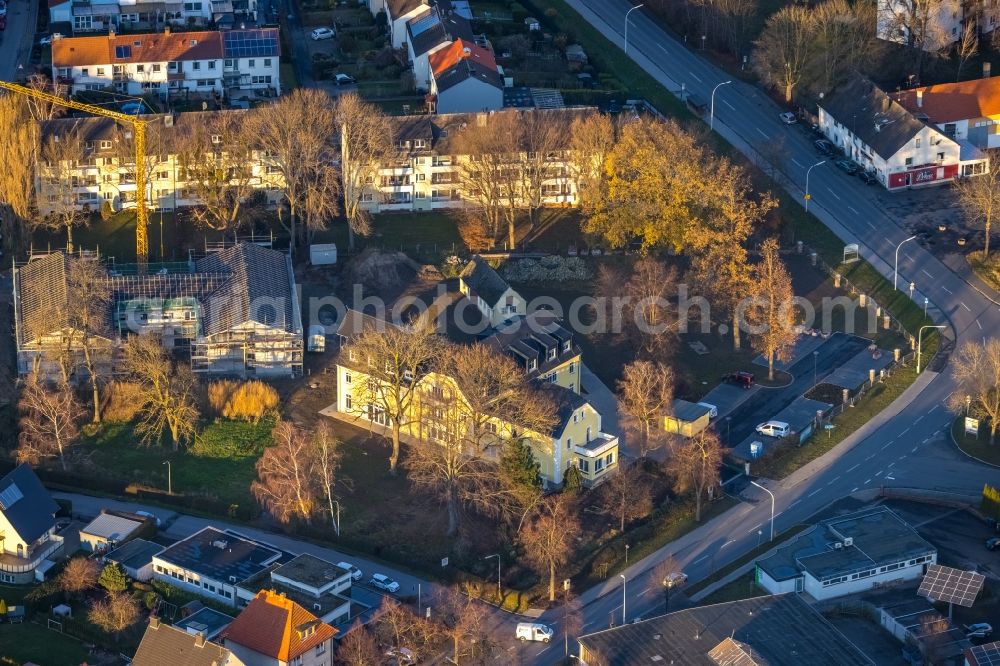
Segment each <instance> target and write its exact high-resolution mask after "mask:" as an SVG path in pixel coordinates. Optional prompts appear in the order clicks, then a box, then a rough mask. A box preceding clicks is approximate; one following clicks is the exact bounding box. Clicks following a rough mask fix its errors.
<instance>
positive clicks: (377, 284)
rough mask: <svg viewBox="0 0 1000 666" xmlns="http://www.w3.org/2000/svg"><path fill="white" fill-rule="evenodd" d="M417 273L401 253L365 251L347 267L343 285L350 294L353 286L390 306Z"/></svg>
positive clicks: (419, 266) (370, 249) (376, 250)
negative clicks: (359, 287)
mask: <svg viewBox="0 0 1000 666" xmlns="http://www.w3.org/2000/svg"><path fill="white" fill-rule="evenodd" d="M420 272H421V265H420V264H418V263H417V262H415V261H414V260H412V259H410V258H409V257H408V256H406V255H405V254H403V253H402V252H383V251H382V250H378V249H374V248H369V249H367V250H364V251H363V252H362V253H361V254H359V255H358V256H357V257H356V258H354V259H352V260H351V262H350V263H349V264H348V266H347V284H346V285H344V286H345V288H347V289H348V291H352V292H353V290H354V285H360V286H361V288H362V290H363V293H364V294H365V295H366V296H367V295H372V296H378V297H379V298H381V299H382V300H383V302H386V303H390V302H392V301H395V300H396V299H397V298H399V296H400V295H401V294H402V293H403V292H404V291H405V290H406V289H407V288H408V287H409V286H410V285H411V284H412V283H413V282H414V280H415V279H416V278H417V276H418V275H419V274H420ZM345 295H346V294H345Z"/></svg>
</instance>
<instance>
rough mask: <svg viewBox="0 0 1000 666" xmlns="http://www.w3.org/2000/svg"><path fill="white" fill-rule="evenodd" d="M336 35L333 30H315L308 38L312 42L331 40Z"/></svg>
mask: <svg viewBox="0 0 1000 666" xmlns="http://www.w3.org/2000/svg"><path fill="white" fill-rule="evenodd" d="M336 34H337V33H335V32H334V31H333V28H316V29H315V30H313V31H312V32H311V33H309V36H310V37H312V38H313V40H314V41H317V42H318V41H319V40H321V39H333V38H334V37H335V36H336Z"/></svg>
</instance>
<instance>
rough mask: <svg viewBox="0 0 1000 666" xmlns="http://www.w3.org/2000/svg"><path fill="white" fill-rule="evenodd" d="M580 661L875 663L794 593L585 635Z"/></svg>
mask: <svg viewBox="0 0 1000 666" xmlns="http://www.w3.org/2000/svg"><path fill="white" fill-rule="evenodd" d="M579 642H580V661H581V662H582V663H587V664H602V665H603V666H649V665H650V664H683V665H684V666H722V665H725V666H730V665H731V666H751V665H753V664H761V665H765V664H766V665H767V666H801V665H804V664H823V666H873V665H874V663H875V662H874V661H872V660H871V659H869V658H868V657H867V656H865V654H864V653H863V652H861V650H859V649H858V648H857V647H856V646H855V645H854V644H853V643H852V642H851V641H850V640H849V639H848V638H847V637H845V636H844V635H843V634H842V633H840V631H838V630H837V628H836V627H834V626H833V625H832V624H830V622H829V621H828V620H827V619H826V618H824V617H823V616H822V615H820V614H819V611H817V610H816V609H815V608H813V607H812V606H810V605H809V604H808V603H806V602H805V601H804V600H803V599H802V598H801V597H800V596H798V595H796V594H782V595H780V596H764V597H754V598H752V599H744V600H741V601H730V602H727V603H721V604H711V605H708V606H698V607H695V608H688V609H685V610H680V611H674V612H673V613H667V614H666V615H660V616H659V617H654V618H651V619H649V620H643V621H641V622H633V623H631V624H623V625H622V626H620V627H615V628H613V629H605V630H604V631H597V632H594V633H591V634H586V635H584V636H580V638H579Z"/></svg>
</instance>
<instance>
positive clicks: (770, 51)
mask: <svg viewBox="0 0 1000 666" xmlns="http://www.w3.org/2000/svg"><path fill="white" fill-rule="evenodd" d="M815 37H816V24H815V20H814V19H813V15H812V10H810V9H809V8H808V7H805V6H802V5H786V6H784V7H782V8H781V9H779V10H778V11H776V12H775V13H774V14H772V15H771V16H770V18H768V19H767V23H766V25H765V26H764V30H763V32H761V34H760V37H759V38H758V39H757V42H756V46H757V48H756V50H755V51H754V69H756V70H757V72H758V73H759V74H760V76H761V78H763V79H764V80H765V81H766V82H767V83H769V84H770V85H772V86H775V87H780V88H781V89H782V90H783V92H784V96H785V103H786V104H791V102H792V95H793V94H794V91H795V87H796V86H797V85H798V84H799V82H800V81H801V80H802V77H803V76H804V74H805V71H806V68H807V66H808V65H809V62H810V58H811V55H812V49H813V45H814V42H815Z"/></svg>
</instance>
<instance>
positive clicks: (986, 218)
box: [955, 151, 1000, 259]
mask: <svg viewBox="0 0 1000 666" xmlns="http://www.w3.org/2000/svg"><path fill="white" fill-rule="evenodd" d="M990 153H991V154H990V155H989V157H990V162H989V167H988V168H987V170H986V173H984V174H982V175H978V176H972V177H970V178H963V179H961V180H959V181H958V182H957V183H956V184H955V189H956V190H957V191H958V202H959V204H960V205H961V206H962V210H963V211H965V215H966V217H967V218H968V219H969V221H970V222H972V223H978V224H981V225H982V227H983V235H984V236H985V238H984V243H983V256H982V258H983V259H989V258H990V237H991V236H992V235H993V218H994V217H995V216H997V215H1000V164H997V162H998V161H1000V154H998V153H997V152H996V151H990Z"/></svg>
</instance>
